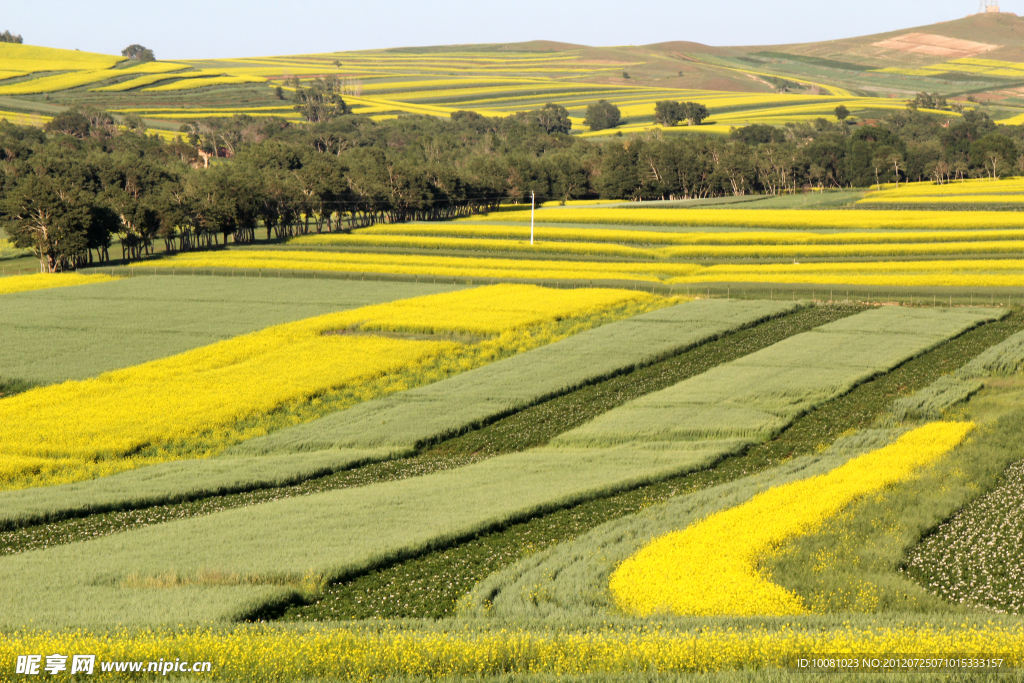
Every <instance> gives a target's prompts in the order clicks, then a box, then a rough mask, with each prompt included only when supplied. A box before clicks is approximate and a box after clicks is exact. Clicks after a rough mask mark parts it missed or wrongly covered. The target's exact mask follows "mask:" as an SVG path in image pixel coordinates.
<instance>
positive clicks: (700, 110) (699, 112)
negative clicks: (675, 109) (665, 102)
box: [681, 102, 711, 126]
mask: <svg viewBox="0 0 1024 683" xmlns="http://www.w3.org/2000/svg"><path fill="white" fill-rule="evenodd" d="M681 106H682V113H683V118H684V119H686V121H687V123H689V124H690V125H691V126H699V125H700V124H701V123H702V122H703V121H704V119H706V118H707V117H709V116H711V112H709V111H708V108H707V107H705V106H704V105H703V104H700V103H698V102H683V103H682V104H681Z"/></svg>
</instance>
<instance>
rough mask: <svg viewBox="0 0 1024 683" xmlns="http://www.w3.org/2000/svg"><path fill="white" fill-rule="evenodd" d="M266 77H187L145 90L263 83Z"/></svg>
mask: <svg viewBox="0 0 1024 683" xmlns="http://www.w3.org/2000/svg"><path fill="white" fill-rule="evenodd" d="M266 80H267V79H265V78H263V77H261V76H241V75H239V76H214V77H212V78H188V79H185V80H181V81H176V82H174V83H167V84H166V85H158V86H155V87H152V88H146V92H169V91H173V90H194V89H195V88H205V87H207V86H210V85H237V84H239V83H265V82H266Z"/></svg>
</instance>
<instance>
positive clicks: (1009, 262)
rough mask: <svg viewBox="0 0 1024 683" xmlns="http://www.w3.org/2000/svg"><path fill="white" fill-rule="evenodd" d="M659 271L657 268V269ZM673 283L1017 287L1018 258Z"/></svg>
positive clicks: (713, 276) (703, 272) (740, 269)
mask: <svg viewBox="0 0 1024 683" xmlns="http://www.w3.org/2000/svg"><path fill="white" fill-rule="evenodd" d="M659 267H660V265H659ZM669 282H672V283H675V284H695V283H701V282H750V283H776V284H808V285H836V286H839V285H855V286H860V285H870V286H882V287H1021V286H1024V260H1020V259H979V260H974V261H971V260H941V261H939V260H933V261H872V262H861V263H793V264H763V265H714V266H707V267H705V268H701V269H700V270H699V271H698V272H696V273H693V274H690V275H687V276H684V277H675V278H671V279H670V280H669Z"/></svg>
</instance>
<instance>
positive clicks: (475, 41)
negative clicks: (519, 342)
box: [0, 0, 1024, 60]
mask: <svg viewBox="0 0 1024 683" xmlns="http://www.w3.org/2000/svg"><path fill="white" fill-rule="evenodd" d="M278 4H279V3H275V2H272V1H271V0H257V1H256V2H251V3H249V4H248V5H247V10H248V11H247V14H246V16H244V17H238V16H236V12H237V10H236V9H235V8H236V7H237V5H235V4H234V3H225V2H217V1H215V0H214V1H211V2H203V3H200V2H198V0H182V2H179V3H178V4H177V5H176V7H177V8H178V9H179V11H177V12H175V13H174V14H173V15H172V16H170V17H168V16H164V15H162V14H160V12H159V9H157V8H152V7H149V6H146V7H143V8H138V9H136V10H134V11H133V12H131V13H125V12H123V11H115V9H114V8H121V7H122V5H120V4H115V3H114V2H112V0H97V1H94V2H91V3H88V4H87V6H86V4H85V3H71V2H68V1H67V0H35V1H34V2H33V3H31V5H22V6H17V7H13V8H6V12H5V18H4V20H5V21H6V22H7V24H8V25H5V26H0V30H10V31H12V32H13V33H16V34H20V35H22V36H23V37H24V38H25V42H26V44H28V45H37V46H41V47H53V48H63V49H71V50H75V49H78V50H82V51H86V52H98V53H103V54H120V52H121V50H122V49H123V48H124V47H125V46H127V45H129V44H133V43H140V44H142V45H145V46H146V47H149V48H151V49H152V50H153V51H154V52H155V53H156V56H157V58H158V59H162V60H202V59H221V58H231V57H236V58H240V57H265V56H274V55H292V54H319V53H331V52H350V51H362V50H382V49H396V48H414V47H424V48H425V47H434V46H448V45H452V46H454V45H480V44H501V43H523V42H531V41H552V42H560V43H570V44H575V45H582V46H588V47H617V46H622V47H625V46H641V45H650V44H655V43H664V42H675V41H682V42H695V43H702V44H705V45H709V46H714V47H734V46H747V45H758V46H761V45H763V46H771V45H786V44H793V43H809V42H823V41H828V40H841V39H844V38H853V37H858V36H864V35H872V34H876V33H886V32H890V31H898V30H902V29H910V28H914V27H918V26H926V25H929V24H935V23H940V22H943V21H953V20H956V19H962V18H964V17H966V16H970V15H971V14H974V13H975V12H976V11H977V9H978V2H977V0H930V1H927V2H921V1H919V0H904V1H903V2H900V3H898V4H896V6H893V3H891V2H888V1H887V0H865V2H862V3H861V4H860V5H859V9H858V11H857V12H856V13H850V12H845V11H838V12H837V11H836V10H835V8H834V6H833V5H830V4H826V3H823V2H817V1H815V0H788V1H786V2H783V3H775V4H766V3H764V2H757V1H756V0H736V1H734V2H730V3H728V7H729V8H731V9H732V10H734V11H733V12H732V16H733V17H739V18H740V19H741V21H732V22H730V23H729V24H728V25H727V24H725V23H723V22H721V21H720V19H719V16H720V15H719V14H717V12H718V11H720V8H721V6H722V5H724V4H725V3H720V4H718V3H710V2H704V3H692V2H691V3H686V4H685V5H681V4H680V3H669V2H665V1H663V0H657V1H656V2H654V3H650V4H649V5H647V8H648V9H647V11H648V12H650V8H655V9H657V10H658V11H659V12H661V15H660V16H661V17H662V18H663V20H660V21H657V22H648V21H642V22H638V23H634V24H631V25H630V24H628V23H627V25H626V26H625V27H624V26H623V21H622V16H621V15H622V13H621V10H619V9H618V8H619V6H618V5H613V4H612V3H611V2H609V1H608V0H595V1H594V2H590V3H587V4H586V5H585V6H584V3H582V2H577V1H573V2H568V3H560V4H559V5H558V6H557V7H554V8H552V7H549V6H548V5H547V4H546V3H541V2H539V1H538V0H524V1H523V2H518V3H512V2H509V1H508V0H499V1H498V2H494V3H490V4H488V5H486V6H485V7H481V6H479V5H477V4H476V3H471V2H468V1H467V0H446V1H445V2H435V3H431V4H429V6H427V5H419V6H415V7H409V6H408V5H407V3H403V2H396V1H394V0H391V1H390V2H388V1H387V0H385V1H384V2H378V3H377V4H376V5H374V6H373V7H366V6H350V5H351V3H329V2H325V0H297V1H296V2H292V3H289V6H290V7H292V8H296V7H298V9H300V10H303V11H301V13H300V12H295V11H293V12H290V13H281V12H280V11H276V9H275V8H276V7H277V5H278ZM513 5H515V8H516V9H515V10H513V9H512V6H513ZM1001 5H1002V10H1003V12H1005V13H1013V14H1017V13H1018V12H1019V11H1024V0H1010V1H1005V0H1004V2H1001ZM58 8H59V10H58V11H57V12H56V13H55V12H54V11H53V10H54V9H58ZM193 9H195V10H196V11H192V10H193ZM876 9H878V10H882V9H884V10H885V11H884V12H882V11H875V10H876ZM108 10H109V11H108ZM532 10H539V11H538V12H536V13H534V12H533V11H532ZM794 14H799V15H801V17H800V18H802V19H803V20H802V21H793V17H794ZM55 16H57V18H58V20H56V21H55V20H54V17H55ZM310 16H318V17H324V19H323V20H321V21H317V22H316V23H315V25H314V26H312V27H310V25H309V17H310ZM452 16H458V17H460V18H461V19H460V21H457V22H452V21H450V18H451V17H452ZM494 16H498V17H500V18H501V22H499V23H500V25H499V26H493V25H492V24H494V23H495V22H494V20H493V17H494ZM536 16H542V17H547V19H548V20H547V21H537V20H536V19H535V17H536ZM197 17H202V20H201V21H200V20H198V19H197ZM335 22H338V23H335ZM351 24H356V25H358V26H359V27H370V28H369V29H365V30H364V29H362V28H360V29H355V30H354V33H355V34H356V35H354V36H352V35H348V34H347V33H346V30H341V31H336V30H335V29H336V28H338V27H341V28H342V29H344V28H345V27H347V26H349V25H351ZM197 25H198V26H201V27H202V28H203V32H201V33H196V32H195V31H194V30H193V29H194V27H195V26H197ZM219 26H229V27H231V28H228V29H226V30H225V31H218V32H216V33H215V40H214V42H215V43H216V44H215V45H210V44H209V43H210V38H209V37H208V36H209V35H211V33H210V31H209V30H208V29H209V28H210V27H214V28H216V27H219ZM551 27H554V28H551ZM350 31H351V30H350ZM267 32H270V33H272V34H276V35H274V37H273V38H270V39H268V38H266V35H267ZM336 35H338V36H340V37H335V36H336ZM380 36H386V37H387V38H386V39H384V40H381V38H380ZM391 36H394V38H392V37H391ZM618 36H622V37H623V38H624V39H623V40H614V38H616V37H618ZM726 37H729V38H730V39H728V40H725V38H726ZM83 38H84V39H83ZM471 38H472V39H471Z"/></svg>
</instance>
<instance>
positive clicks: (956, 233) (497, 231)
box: [291, 223, 1024, 246]
mask: <svg viewBox="0 0 1024 683" xmlns="http://www.w3.org/2000/svg"><path fill="white" fill-rule="evenodd" d="M353 235H416V236H423V237H460V238H466V237H469V238H486V239H510V240H520V241H521V240H528V239H529V237H530V226H528V225H525V226H524V225H521V224H518V225H495V224H490V223H488V224H483V225H473V224H471V223H460V224H452V223H443V224H416V223H405V224H387V225H375V226H372V227H369V228H360V229H359V230H356V231H355V232H354V233H353ZM534 235H535V237H536V239H538V240H545V241H559V242H611V243H614V244H628V245H636V246H648V245H666V246H668V245H719V246H733V245H754V244H758V245H761V244H763V245H842V244H865V245H867V244H898V243H904V244H906V243H919V242H1003V241H1014V240H1024V227H1022V228H1021V229H1016V230H1012V229H1011V230H927V231H909V230H908V231H897V232H880V231H868V232H798V231H795V230H775V231H756V230H744V231H742V232H726V231H716V232H702V231H698V230H688V231H685V232H666V231H654V230H633V229H625V230H624V229H616V228H609V227H602V226H594V227H585V228H555V227H550V226H539V227H536V228H535V230H534ZM345 239H347V236H345V235H307V236H304V237H298V238H295V239H294V240H292V242H291V243H292V244H325V245H329V244H343V243H344V241H345Z"/></svg>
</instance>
